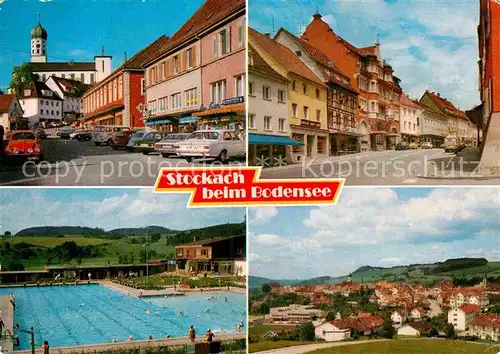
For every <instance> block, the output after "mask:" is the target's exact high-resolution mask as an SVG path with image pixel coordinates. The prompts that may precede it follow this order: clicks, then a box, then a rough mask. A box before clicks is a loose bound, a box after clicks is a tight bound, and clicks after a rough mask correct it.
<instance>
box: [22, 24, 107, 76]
mask: <svg viewBox="0 0 500 354" xmlns="http://www.w3.org/2000/svg"><path fill="white" fill-rule="evenodd" d="M47 40H48V33H47V30H45V28H43V27H42V25H41V24H40V16H39V17H38V23H37V25H36V26H35V27H33V29H32V30H31V46H30V48H31V49H30V55H31V59H30V64H31V68H32V70H33V73H35V74H38V76H39V78H40V80H41V81H45V80H47V79H48V78H49V77H50V76H52V75H54V76H57V77H61V78H68V79H72V80H79V81H81V82H83V83H85V84H91V85H93V84H95V83H96V82H99V81H101V80H103V79H104V78H105V77H106V76H108V75H109V74H110V73H111V59H112V57H111V56H109V55H104V48H102V50H101V55H96V56H95V57H94V61H93V62H74V61H69V62H48V61H47V49H48V48H47V47H48V43H47Z"/></svg>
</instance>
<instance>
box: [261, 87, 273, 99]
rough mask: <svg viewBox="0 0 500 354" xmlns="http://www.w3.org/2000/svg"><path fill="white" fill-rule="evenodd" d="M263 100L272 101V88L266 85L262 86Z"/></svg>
mask: <svg viewBox="0 0 500 354" xmlns="http://www.w3.org/2000/svg"><path fill="white" fill-rule="evenodd" d="M262 98H263V99H265V100H270V99H271V87H269V86H265V85H264V86H262Z"/></svg>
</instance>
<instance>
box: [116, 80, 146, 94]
mask: <svg viewBox="0 0 500 354" xmlns="http://www.w3.org/2000/svg"><path fill="white" fill-rule="evenodd" d="M109 92H111V87H110V88H109ZM145 92H146V80H144V79H141V96H144V93H145Z"/></svg>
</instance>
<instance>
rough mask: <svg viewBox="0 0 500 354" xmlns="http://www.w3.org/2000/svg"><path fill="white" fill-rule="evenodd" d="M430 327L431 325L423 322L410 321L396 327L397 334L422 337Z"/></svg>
mask: <svg viewBox="0 0 500 354" xmlns="http://www.w3.org/2000/svg"><path fill="white" fill-rule="evenodd" d="M431 329H432V326H431V325H430V324H428V323H425V322H412V323H408V324H405V325H404V326H402V327H400V328H398V336H409V337H423V336H426V335H427V334H428V333H429V332H430V331H431Z"/></svg>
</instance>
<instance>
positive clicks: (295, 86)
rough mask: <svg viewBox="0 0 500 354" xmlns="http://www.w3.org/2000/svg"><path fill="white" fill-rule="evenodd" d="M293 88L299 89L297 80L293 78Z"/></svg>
mask: <svg viewBox="0 0 500 354" xmlns="http://www.w3.org/2000/svg"><path fill="white" fill-rule="evenodd" d="M292 90H294V91H297V80H292Z"/></svg>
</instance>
